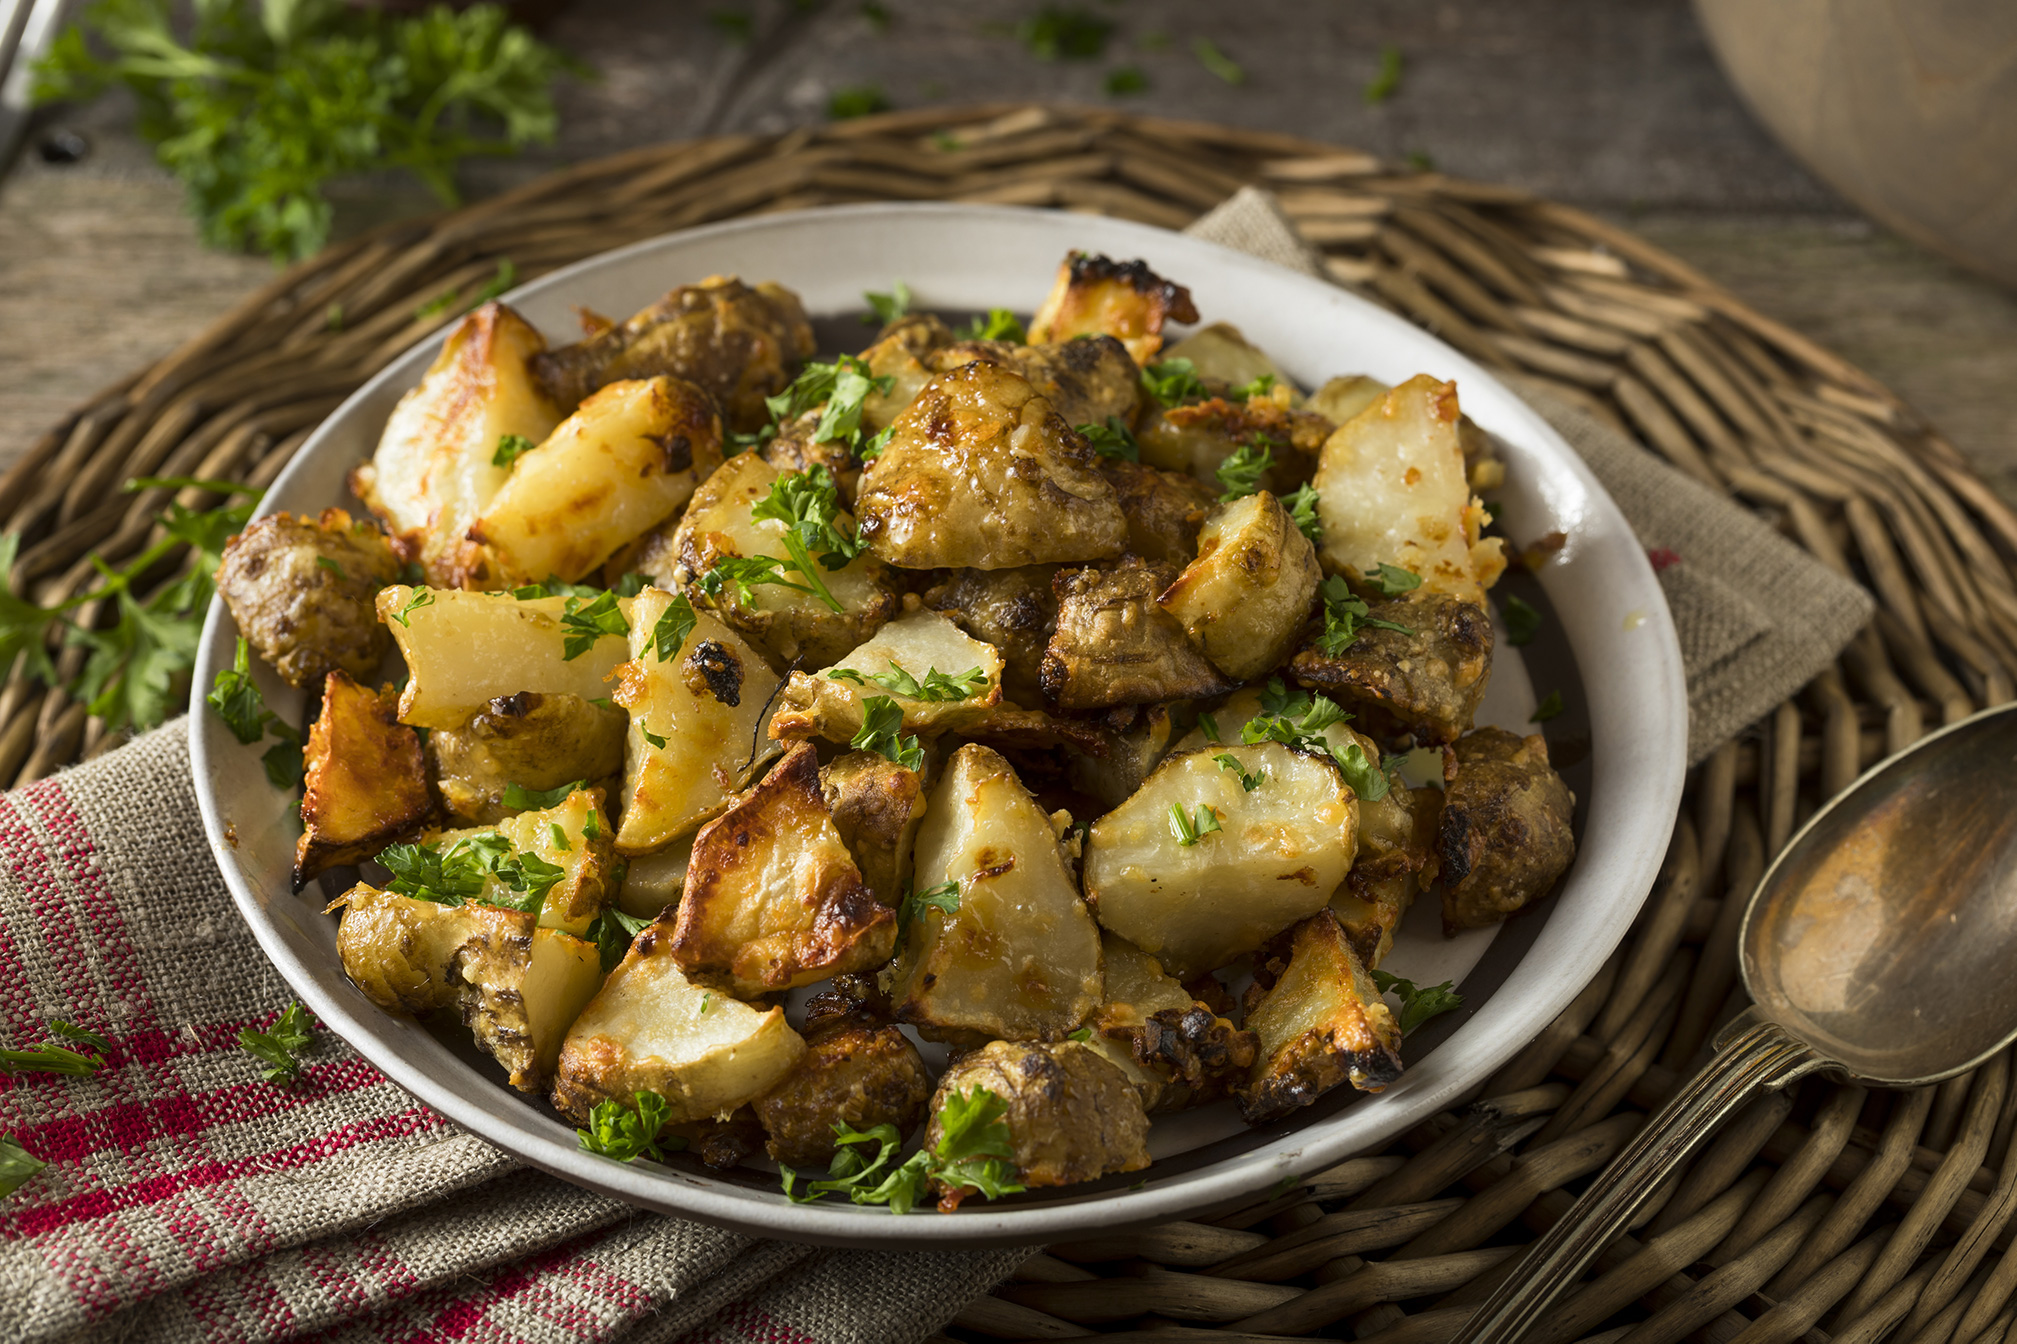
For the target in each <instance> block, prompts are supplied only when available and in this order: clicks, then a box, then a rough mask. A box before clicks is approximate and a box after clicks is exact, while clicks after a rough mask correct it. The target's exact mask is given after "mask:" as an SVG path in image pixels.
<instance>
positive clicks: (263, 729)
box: [203, 635, 301, 789]
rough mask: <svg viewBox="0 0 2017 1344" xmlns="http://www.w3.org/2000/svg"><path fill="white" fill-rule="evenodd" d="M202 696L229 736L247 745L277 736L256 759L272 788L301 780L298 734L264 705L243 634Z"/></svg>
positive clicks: (292, 785)
mask: <svg viewBox="0 0 2017 1344" xmlns="http://www.w3.org/2000/svg"><path fill="white" fill-rule="evenodd" d="M203 698H204V700H205V701H207V702H208V703H209V705H210V707H211V708H212V709H214V710H216V711H217V716H218V717H219V718H221V719H223V720H224V722H225V723H226V724H227V725H228V726H229V727H230V729H231V735H232V736H233V737H235V738H237V739H238V740H239V741H240V742H243V743H245V744H246V745H247V746H250V745H251V744H252V743H254V742H257V741H258V740H259V739H260V738H262V737H264V736H265V735H266V734H268V733H272V734H273V735H274V736H275V737H277V738H279V739H280V740H279V741H278V742H276V743H274V744H273V745H272V746H270V747H268V748H267V749H266V752H265V754H264V755H262V756H261V757H260V758H259V759H260V762H261V764H263V765H264V766H265V767H266V778H267V780H268V781H269V782H270V783H271V784H272V785H273V786H274V787H275V788H277V789H291V788H294V787H296V786H297V785H299V784H300V783H301V734H299V733H297V732H295V731H294V728H293V726H292V725H290V724H289V723H287V721H286V720H284V719H282V718H281V717H280V716H279V715H278V714H275V713H274V712H273V711H272V710H270V709H268V708H267V707H266V699H265V697H264V696H262V695H260V693H259V687H258V686H256V685H254V684H253V681H252V660H251V655H250V651H249V650H248V649H247V647H246V643H245V636H243V635H240V636H239V637H238V652H237V653H236V655H235V656H234V657H233V658H232V660H231V666H230V667H229V668H226V669H225V670H224V671H222V672H219V673H218V674H217V679H216V681H215V682H213V683H212V684H211V688H210V694H209V695H207V696H205V697H203Z"/></svg>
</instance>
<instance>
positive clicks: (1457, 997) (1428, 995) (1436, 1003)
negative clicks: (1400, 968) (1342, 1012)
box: [1373, 971, 1464, 1039]
mask: <svg viewBox="0 0 2017 1344" xmlns="http://www.w3.org/2000/svg"><path fill="white" fill-rule="evenodd" d="M1455 984H1456V982H1455V981H1453V980H1445V981H1443V983H1442V984H1440V985H1430V986H1429V987H1428V988H1426V989H1423V988H1421V987H1419V986H1417V985H1416V984H1415V982H1414V981H1412V980H1403V979H1401V977H1399V976H1398V975H1389V974H1388V973H1387V972H1385V971H1374V972H1373V987H1374V988H1376V989H1378V990H1379V991H1380V993H1382V994H1398V995H1400V997H1401V1011H1400V1013H1399V1015H1398V1016H1399V1022H1400V1028H1401V1036H1402V1038H1403V1039H1406V1037H1407V1035H1408V1033H1409V1032H1411V1031H1413V1030H1415V1028H1417V1027H1419V1026H1421V1025H1422V1024H1423V1023H1425V1022H1427V1021H1428V1020H1429V1019H1430V1018H1434V1017H1441V1016H1442V1015H1443V1014H1444V1013H1447V1012H1450V1011H1451V1010H1453V1009H1457V1008H1461V1007H1463V1006H1464V996H1463V995H1461V994H1459V993H1457V991H1456V989H1455Z"/></svg>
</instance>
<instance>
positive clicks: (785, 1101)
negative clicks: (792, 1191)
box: [756, 1013, 932, 1167]
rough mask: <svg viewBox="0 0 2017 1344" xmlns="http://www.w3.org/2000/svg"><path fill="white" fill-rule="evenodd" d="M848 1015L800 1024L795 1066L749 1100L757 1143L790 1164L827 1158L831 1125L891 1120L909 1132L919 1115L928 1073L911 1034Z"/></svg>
mask: <svg viewBox="0 0 2017 1344" xmlns="http://www.w3.org/2000/svg"><path fill="white" fill-rule="evenodd" d="M866 1016H867V1015H866V1014H859V1013H855V1014H848V1015H846V1016H845V1017H843V1018H841V1019H840V1020H837V1021H830V1022H828V1023H826V1024H825V1025H823V1026H821V1027H817V1028H815V1027H813V1026H811V1025H810V1024H808V1025H807V1028H806V1032H807V1035H806V1051H805V1054H804V1055H803V1056H801V1057H800V1059H799V1061H798V1064H797V1066H796V1067H795V1068H793V1069H792V1071H791V1072H790V1073H789V1074H787V1075H786V1076H785V1079H784V1081H783V1082H781V1083H779V1084H778V1085H777V1086H776V1087H774V1088H772V1089H771V1090H770V1091H768V1092H766V1093H764V1094H763V1095H762V1096H761V1097H758V1098H757V1100H756V1114H757V1118H758V1119H759V1120H761V1121H762V1122H763V1132H764V1135H765V1139H766V1141H765V1144H764V1147H765V1148H766V1149H767V1150H768V1151H769V1153H770V1155H771V1157H772V1158H774V1159H775V1160H776V1161H779V1162H782V1163H784V1164H785V1165H787V1166H793V1167H823V1166H825V1165H826V1164H827V1163H828V1162H829V1161H831V1160H832V1158H833V1150H834V1132H833V1127H834V1125H835V1124H836V1123H839V1122H845V1123H847V1124H849V1125H852V1126H853V1127H854V1128H856V1129H859V1130H867V1129H873V1128H875V1126H877V1125H895V1126H896V1128H897V1132H898V1133H899V1134H909V1133H910V1132H911V1131H912V1130H914V1129H916V1128H917V1127H918V1123H919V1122H920V1121H922V1120H923V1119H924V1114H925V1109H924V1108H925V1103H926V1102H927V1101H928V1100H930V1099H931V1088H932V1084H931V1074H930V1073H928V1072H926V1070H925V1066H924V1060H923V1059H922V1058H920V1057H919V1055H918V1052H917V1047H916V1046H914V1045H912V1044H911V1043H910V1038H909V1037H907V1036H905V1035H904V1034H903V1032H902V1031H900V1030H899V1029H897V1028H896V1027H892V1026H878V1025H876V1024H875V1023H873V1022H871V1021H867V1020H864V1019H865V1017H866Z"/></svg>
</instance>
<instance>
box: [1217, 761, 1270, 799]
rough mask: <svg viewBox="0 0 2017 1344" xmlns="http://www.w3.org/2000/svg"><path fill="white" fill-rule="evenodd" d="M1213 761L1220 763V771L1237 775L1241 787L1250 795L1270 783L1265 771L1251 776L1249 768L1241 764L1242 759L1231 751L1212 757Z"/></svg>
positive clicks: (1253, 773)
mask: <svg viewBox="0 0 2017 1344" xmlns="http://www.w3.org/2000/svg"><path fill="white" fill-rule="evenodd" d="M1212 759H1213V760H1214V761H1216V762H1218V767H1219V769H1221V770H1230V771H1232V772H1233V773H1234V774H1235V775H1238V776H1239V780H1240V787H1241V788H1242V789H1244V790H1246V791H1247V792H1248V793H1252V792H1253V791H1254V790H1255V789H1258V788H1259V787H1260V786H1261V785H1263V784H1265V783H1267V781H1268V777H1267V774H1266V772H1264V771H1260V770H1256V771H1254V772H1252V773H1251V774H1249V773H1248V771H1247V768H1246V767H1245V766H1243V765H1241V764H1240V758H1239V757H1237V756H1235V755H1233V754H1232V753H1231V752H1230V751H1222V752H1220V753H1219V754H1218V755H1216V756H1214V757H1212Z"/></svg>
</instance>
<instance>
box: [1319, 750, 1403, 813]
mask: <svg viewBox="0 0 2017 1344" xmlns="http://www.w3.org/2000/svg"><path fill="white" fill-rule="evenodd" d="M1331 759H1332V760H1334V761H1336V762H1337V763H1338V771H1339V773H1341V774H1343V775H1344V777H1345V783H1347V784H1349V785H1351V788H1352V792H1353V793H1356V794H1357V795H1359V797H1360V798H1362V799H1364V800H1365V801H1366V802H1369V803H1377V802H1379V801H1380V799H1382V798H1384V797H1386V796H1387V794H1388V792H1389V791H1390V790H1391V789H1392V788H1393V786H1394V781H1393V777H1392V776H1390V775H1389V774H1388V773H1387V772H1386V770H1385V769H1384V768H1382V766H1381V765H1376V764H1374V763H1373V760H1372V758H1371V757H1370V756H1368V755H1366V749H1365V748H1364V747H1362V746H1360V745H1359V744H1358V743H1356V742H1347V743H1346V744H1345V748H1344V750H1343V751H1333V752H1332V753H1331Z"/></svg>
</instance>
